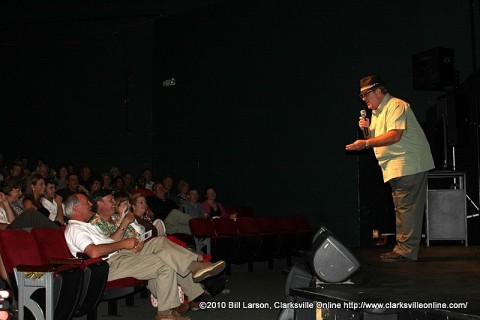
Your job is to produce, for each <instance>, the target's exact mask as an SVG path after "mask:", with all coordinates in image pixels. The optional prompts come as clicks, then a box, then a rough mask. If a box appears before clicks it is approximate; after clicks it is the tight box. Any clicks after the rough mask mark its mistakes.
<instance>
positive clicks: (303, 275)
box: [285, 263, 315, 296]
mask: <svg viewBox="0 0 480 320" xmlns="http://www.w3.org/2000/svg"><path fill="white" fill-rule="evenodd" d="M314 286H315V277H314V276H313V274H312V271H311V270H310V268H309V267H308V266H306V265H303V264H301V263H295V264H294V265H293V267H292V269H290V272H289V273H288V277H287V282H286V283H285V295H286V296H289V295H290V289H295V288H308V287H314Z"/></svg>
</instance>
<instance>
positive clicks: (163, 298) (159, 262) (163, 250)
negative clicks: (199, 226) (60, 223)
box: [65, 194, 225, 320]
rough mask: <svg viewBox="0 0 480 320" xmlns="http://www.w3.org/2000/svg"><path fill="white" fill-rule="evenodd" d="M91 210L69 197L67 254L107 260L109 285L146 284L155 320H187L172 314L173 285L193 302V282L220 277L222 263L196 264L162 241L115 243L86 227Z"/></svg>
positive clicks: (196, 291) (198, 290)
mask: <svg viewBox="0 0 480 320" xmlns="http://www.w3.org/2000/svg"><path fill="white" fill-rule="evenodd" d="M91 207H92V203H91V202H90V201H89V200H88V199H87V197H86V196H85V195H83V194H74V195H71V196H70V197H68V199H67V200H66V202H65V215H66V216H67V217H68V218H69V224H68V226H67V228H66V230H65V238H66V241H67V244H68V247H69V249H70V252H71V253H72V254H73V255H74V256H76V255H77V253H81V252H84V253H86V254H87V255H88V256H89V257H91V258H97V257H104V256H107V257H106V260H107V262H108V264H109V266H110V269H109V274H108V280H109V281H112V280H116V279H120V278H125V277H134V278H136V279H139V280H148V285H147V288H148V289H149V290H150V291H151V292H152V294H154V295H155V296H156V297H157V299H158V307H157V316H156V320H188V319H190V318H189V317H186V316H180V315H179V314H178V313H177V312H176V311H175V308H176V307H178V306H179V305H180V299H179V296H178V290H177V283H178V284H179V285H180V286H181V287H182V289H183V291H184V292H185V294H186V295H188V296H189V297H191V299H195V298H196V297H198V296H200V295H201V294H202V293H203V288H202V286H201V285H200V284H198V283H196V282H200V281H203V280H204V279H206V278H208V277H211V276H214V275H217V274H219V273H221V272H222V271H223V270H224V269H225V262H224V261H218V262H216V263H209V262H200V261H197V260H200V259H201V257H200V256H199V255H197V254H195V253H193V252H190V251H189V250H187V249H185V248H183V247H181V246H178V245H176V244H175V243H173V242H171V241H169V240H168V239H167V238H165V237H156V238H154V239H152V240H151V241H148V242H147V243H144V242H142V241H139V240H138V239H136V238H128V239H122V240H119V241H115V240H113V239H111V238H109V237H107V236H105V235H103V234H102V233H100V232H99V231H98V229H97V228H96V227H95V226H93V225H91V224H89V223H88V221H89V220H90V219H91V217H92V215H93V213H92V211H91Z"/></svg>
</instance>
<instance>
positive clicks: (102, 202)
mask: <svg viewBox="0 0 480 320" xmlns="http://www.w3.org/2000/svg"><path fill="white" fill-rule="evenodd" d="M92 202H93V208H94V212H96V213H95V214H94V216H93V218H92V219H91V220H90V223H91V224H92V225H94V226H96V227H97V228H98V229H99V231H100V232H101V233H102V234H103V235H105V236H107V237H110V238H112V239H113V240H115V241H119V240H121V239H123V238H138V233H137V231H136V230H135V229H134V228H133V226H131V225H130V224H131V223H132V222H133V221H134V220H135V216H134V215H133V213H132V212H130V210H129V202H128V198H127V199H125V200H123V201H119V206H117V205H116V202H115V198H114V197H113V195H112V193H111V192H109V191H108V190H105V189H102V190H100V191H97V192H95V193H94V194H93V195H92ZM122 202H126V203H123V204H122ZM120 204H122V205H120ZM126 205H127V206H126ZM117 207H118V209H119V211H120V212H121V213H119V212H118V211H116V210H115V209H116V208H117Z"/></svg>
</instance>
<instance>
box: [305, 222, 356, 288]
mask: <svg viewBox="0 0 480 320" xmlns="http://www.w3.org/2000/svg"><path fill="white" fill-rule="evenodd" d="M310 266H311V268H312V271H313V273H314V275H316V276H317V277H318V278H319V279H320V280H322V281H323V282H344V281H345V280H347V279H349V278H350V277H351V276H352V275H353V274H354V273H355V272H356V271H358V269H359V268H360V262H358V260H357V259H356V258H355V257H354V256H353V254H352V253H351V252H350V251H349V250H348V249H347V248H346V247H345V246H344V245H343V244H342V243H340V241H339V240H338V239H337V238H336V236H335V235H334V234H333V232H331V231H330V230H328V229H327V228H325V227H323V226H322V227H321V228H320V229H319V230H318V232H317V234H316V235H315V236H314V238H313V245H312V255H311V258H310Z"/></svg>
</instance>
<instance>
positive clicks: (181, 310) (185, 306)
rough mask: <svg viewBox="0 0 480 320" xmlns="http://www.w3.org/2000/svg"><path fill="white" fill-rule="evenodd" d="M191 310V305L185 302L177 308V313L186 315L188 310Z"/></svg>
mask: <svg viewBox="0 0 480 320" xmlns="http://www.w3.org/2000/svg"><path fill="white" fill-rule="evenodd" d="M189 308H190V306H189V304H188V302H187V301H184V302H183V303H181V304H180V305H179V306H178V307H176V308H175V311H176V312H177V313H178V314H184V313H187V311H188V309H189Z"/></svg>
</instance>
